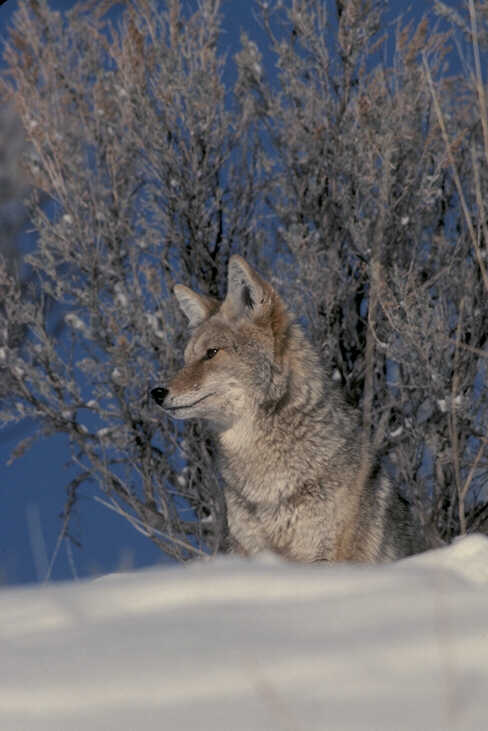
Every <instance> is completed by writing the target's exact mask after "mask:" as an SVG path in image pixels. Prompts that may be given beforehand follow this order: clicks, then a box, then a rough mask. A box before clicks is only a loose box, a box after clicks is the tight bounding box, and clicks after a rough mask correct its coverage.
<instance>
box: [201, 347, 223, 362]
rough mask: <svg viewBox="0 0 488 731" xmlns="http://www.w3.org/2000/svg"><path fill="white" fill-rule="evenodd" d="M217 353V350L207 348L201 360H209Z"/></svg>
mask: <svg viewBox="0 0 488 731" xmlns="http://www.w3.org/2000/svg"><path fill="white" fill-rule="evenodd" d="M218 352H219V349H218V348H209V349H208V350H207V352H206V353H205V355H204V356H203V360H211V359H212V358H213V357H214V356H215V355H217V353H218Z"/></svg>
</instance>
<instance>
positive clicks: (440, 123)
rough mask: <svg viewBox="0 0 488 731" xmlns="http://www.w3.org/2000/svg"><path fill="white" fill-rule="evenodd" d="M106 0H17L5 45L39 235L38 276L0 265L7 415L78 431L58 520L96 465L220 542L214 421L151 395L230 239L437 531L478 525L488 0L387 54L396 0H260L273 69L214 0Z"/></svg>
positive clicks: (156, 513)
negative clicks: (55, 3)
mask: <svg viewBox="0 0 488 731" xmlns="http://www.w3.org/2000/svg"><path fill="white" fill-rule="evenodd" d="M115 5H116V3H115V2H111V0H108V1H106V2H98V1H97V0H93V1H91V2H82V3H80V4H79V5H78V6H76V7H75V8H74V9H73V10H71V11H69V12H66V13H65V15H64V16H62V15H60V14H59V13H57V12H54V11H52V10H50V8H49V7H48V5H47V4H46V2H43V1H41V0H39V1H38V0H29V1H23V2H20V3H19V8H18V10H17V12H16V14H15V20H14V24H13V27H12V28H11V30H10V33H9V39H8V43H7V44H6V51H5V60H6V63H7V70H6V72H5V73H4V75H3V92H4V96H5V98H6V99H8V102H9V104H10V105H11V106H12V107H13V108H15V110H16V113H17V114H18V116H19V118H20V120H21V123H22V126H23V128H24V131H25V136H26V139H27V141H28V147H27V149H26V152H25V155H24V169H25V170H26V172H27V173H28V174H29V176H30V181H31V184H32V186H33V190H34V193H33V195H32V197H31V201H30V209H29V215H30V220H31V222H32V224H33V226H34V227H35V229H36V231H37V233H38V241H37V245H36V248H35V250H34V251H33V252H32V253H31V254H29V256H28V257H27V261H28V264H29V266H30V267H31V271H32V272H33V275H32V277H31V278H30V281H31V285H30V287H28V288H27V287H26V286H25V282H22V281H21V278H20V277H19V276H16V275H15V272H13V271H12V267H11V266H10V267H7V266H6V265H5V266H4V267H3V269H2V270H1V272H0V288H1V289H0V291H1V295H0V297H1V303H0V319H1V322H0V378H1V398H2V408H1V414H0V417H1V419H2V420H3V421H4V422H6V423H7V422H12V421H19V420H22V419H24V418H25V417H26V416H31V417H33V418H34V419H35V420H36V422H37V423H38V425H39V432H40V433H42V434H43V435H44V436H46V437H48V436H49V435H50V434H53V433H56V432H62V433H64V434H66V435H67V436H68V438H69V440H70V444H71V448H72V459H73V461H74V462H75V463H76V464H77V465H78V466H79V473H78V477H77V478H76V479H75V480H74V481H73V482H72V483H70V485H68V486H67V490H68V498H67V500H66V507H65V521H64V525H63V531H64V532H65V533H66V535H69V518H70V515H71V512H72V510H73V506H74V505H75V504H76V499H77V495H78V494H79V491H80V489H82V486H83V484H84V483H85V482H86V481H95V482H96V483H97V484H98V486H99V488H100V490H101V491H102V492H103V493H104V494H105V495H106V496H107V499H108V500H109V501H111V502H112V504H113V505H114V506H117V509H118V510H119V511H120V512H122V513H123V514H125V516H126V517H127V518H128V519H130V520H131V521H132V522H133V523H134V524H135V525H136V527H138V528H139V529H140V530H143V531H144V532H145V533H146V534H147V535H148V536H149V537H150V538H151V539H152V540H153V541H154V542H155V543H156V544H157V545H158V546H159V547H160V548H161V550H162V551H163V552H164V553H166V554H167V555H169V556H171V557H173V558H176V559H178V560H186V559H188V558H191V557H193V556H195V555H200V554H201V553H202V552H203V553H210V554H214V553H216V552H217V551H219V550H225V548H226V520H225V509H224V503H223V499H222V494H221V486H220V484H219V476H218V474H216V471H215V468H214V463H213V458H212V457H213V455H212V449H213V445H212V442H211V439H210V437H209V435H208V434H207V433H206V432H205V431H204V427H203V426H202V424H200V423H198V422H196V421H195V422H194V423H189V424H185V425H184V426H181V425H178V424H175V423H174V422H173V421H172V420H171V419H169V420H166V419H165V418H161V417H160V415H159V413H158V412H157V410H156V409H155V408H154V406H152V405H150V404H149V403H148V398H147V395H148V391H149V389H150V387H151V386H152V385H153V384H154V383H155V382H157V381H161V380H164V378H166V377H167V376H169V375H170V374H171V373H173V372H175V371H176V370H177V368H178V364H179V363H180V362H181V354H182V352H183V346H184V341H185V337H186V335H185V325H184V322H183V318H182V316H181V315H180V313H179V312H178V311H177V307H176V304H175V301H174V297H173V296H172V289H173V286H174V284H175V283H176V282H180V283H182V284H184V285H187V286H189V287H191V288H192V289H193V290H197V291H199V292H201V293H202V294H208V295H212V296H217V297H220V298H222V297H223V296H224V295H225V291H223V288H225V281H226V270H227V264H228V261H229V258H230V256H231V254H232V253H239V254H241V255H242V256H244V257H245V258H246V259H247V261H248V262H249V263H250V264H251V265H252V266H254V267H255V268H256V269H257V270H258V271H260V272H261V273H262V274H263V275H264V276H266V277H268V278H269V279H270V280H271V281H272V282H273V284H274V286H275V287H276V289H277V290H278V291H280V292H281V293H282V294H284V295H285V297H286V299H287V300H290V299H291V300H292V301H293V302H294V305H295V310H296V313H297V316H299V317H300V318H302V320H303V321H304V322H306V324H307V326H308V330H309V334H310V335H311V337H312V339H313V340H314V342H315V343H316V344H317V345H318V347H319V348H320V350H321V352H322V356H323V360H324V365H325V368H326V369H327V370H328V371H329V373H330V375H331V378H332V379H333V380H334V381H337V382H339V381H340V382H341V383H342V387H343V388H344V390H345V393H346V397H347V398H348V399H349V400H350V401H351V402H352V403H354V404H355V405H359V406H360V408H362V412H363V426H364V428H365V430H366V433H367V434H368V435H370V438H371V440H372V441H373V444H374V448H375V449H377V450H378V451H379V453H380V455H381V456H382V457H383V458H384V460H385V463H386V464H389V465H390V467H391V469H392V470H393V471H394V472H395V473H396V477H397V479H398V480H399V481H400V483H401V485H402V488H403V490H404V492H405V494H406V495H407V496H408V498H409V499H410V500H411V502H412V503H413V506H414V509H415V512H416V514H417V516H418V518H419V520H420V522H421V523H422V525H423V527H424V530H425V532H426V535H427V538H428V541H429V545H437V544H439V543H440V542H444V541H450V540H451V539H452V538H453V537H454V536H456V535H458V534H459V533H463V532H466V531H475V530H478V531H483V532H487V529H488V496H487V466H488V463H487V454H488V448H487V435H486V425H487V417H488V413H487V412H488V398H487V396H488V394H487V379H486V371H487V357H488V345H487V342H486V341H487V331H486V322H487V316H488V276H487V272H486V265H487V263H488V249H487V246H488V232H487V223H486V221H487V217H486V210H488V193H487V191H488V123H487V111H486V99H485V86H484V80H483V78H482V69H483V59H486V53H487V51H488V10H487V6H486V4H483V3H481V2H474V0H470V2H469V4H468V5H467V6H466V7H463V6H461V7H459V9H458V10H457V11H456V12H455V13H453V12H451V11H450V10H449V8H447V7H446V6H445V5H444V4H443V3H439V2H436V3H434V8H433V12H434V11H435V12H436V13H437V16H438V17H441V16H443V17H446V16H447V17H448V20H449V22H450V23H451V25H450V27H449V29H447V26H446V30H442V32H441V30H438V29H437V28H436V26H435V24H434V21H433V18H432V17H430V18H429V17H427V18H425V19H424V20H422V21H421V22H420V23H419V24H417V25H412V24H410V25H407V26H404V25H402V22H401V20H399V21H398V24H397V26H396V30H395V34H394V35H395V45H394V51H393V53H391V50H390V51H389V50H388V49H389V48H390V47H391V44H390V45H388V43H389V40H388V39H389V38H390V39H391V32H390V34H389V35H388V34H387V33H386V32H385V25H384V11H385V5H384V3H382V2H379V1H374V0H337V1H336V2H335V3H333V2H325V1H324V0H323V1H322V2H320V1H319V0H290V1H289V2H288V3H284V4H281V3H278V4H277V5H276V7H274V6H272V5H270V4H269V3H265V2H262V3H261V4H259V3H258V6H259V7H258V10H259V12H260V14H261V22H262V23H263V25H264V27H265V28H266V30H267V32H268V37H269V41H270V46H271V52H272V53H273V55H274V63H275V64H276V67H275V68H271V67H269V63H266V64H265V63H264V61H263V56H262V53H263V51H264V49H260V48H259V47H258V46H257V44H256V43H255V42H254V41H253V40H252V39H250V38H249V37H247V36H246V35H245V34H243V35H242V38H241V48H240V49H239V51H238V52H237V53H236V54H235V55H234V56H232V54H231V53H226V49H225V42H224V41H223V40H222V37H221V13H222V12H225V5H223V6H222V7H221V3H220V2H219V1H218V0H202V2H201V3H200V5H199V8H198V10H197V11H196V12H193V13H191V12H190V11H188V10H187V9H186V6H184V5H183V3H180V2H178V1H177V0H168V1H167V2H166V4H165V5H164V7H162V6H160V5H157V4H156V3H153V2H150V1H149V0H141V1H139V2H137V3H136V2H128V3H126V6H125V9H124V11H123V14H122V15H121V17H120V18H119V20H118V21H117V22H115V21H113V20H110V18H111V17H112V15H111V9H112V6H115ZM456 41H457V42H458V44H459V45H460V46H462V47H463V48H464V49H465V57H464V60H465V65H464V67H463V72H462V73H461V74H457V75H455V76H454V75H450V72H449V68H448V67H447V65H446V64H447V61H446V59H447V54H448V52H449V48H450V45H451V46H452V45H454V44H455V42H456ZM451 52H452V51H451ZM266 53H269V51H267V50H266ZM233 78H235V81H229V79H233ZM46 201H48V203H46ZM60 319H61V320H62V322H63V323H64V327H60ZM27 447H28V443H25V442H22V443H21V444H20V445H19V447H18V449H17V452H16V455H20V454H21V453H22V451H23V449H25V448H27Z"/></svg>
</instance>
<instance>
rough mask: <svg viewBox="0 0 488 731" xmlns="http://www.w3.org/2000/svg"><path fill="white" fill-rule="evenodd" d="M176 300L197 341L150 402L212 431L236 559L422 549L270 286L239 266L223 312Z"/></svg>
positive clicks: (351, 415)
mask: <svg viewBox="0 0 488 731" xmlns="http://www.w3.org/2000/svg"><path fill="white" fill-rule="evenodd" d="M174 292H175V295H176V297H177V298H178V302H179V304H180V306H181V308H182V310H183V312H184V313H185V314H186V316H187V317H188V319H189V324H190V328H192V330H193V333H192V337H191V339H190V342H189V344H188V346H187V348H186V350H185V365H184V367H183V368H182V369H181V370H180V371H179V372H178V373H176V375H175V376H173V378H171V379H170V380H169V381H168V382H167V383H166V384H164V385H158V386H156V387H155V388H153V389H152V391H151V395H152V397H153V399H154V400H155V402H156V403H157V404H158V406H159V407H161V409H162V410H163V411H165V412H166V413H167V414H171V416H174V417H175V418H177V419H188V418H192V417H201V418H203V419H207V420H208V421H209V422H210V425H211V428H212V430H213V431H214V433H215V436H216V441H217V445H218V453H219V463H220V469H221V473H222V477H223V480H224V494H225V501H226V504H227V518H228V527H229V534H230V541H231V546H232V550H233V551H234V552H236V553H239V554H243V555H245V556H251V555H254V554H257V553H260V552H263V551H273V552H275V553H277V554H281V555H282V556H284V557H286V558H288V559H290V560H293V561H303V562H308V563H311V562H315V561H355V562H369V563H373V562H384V561H393V560H395V559H398V558H401V557H402V556H408V555H410V554H413V553H417V552H419V551H420V550H422V539H421V536H420V534H419V530H418V528H417V526H416V525H415V523H414V522H413V519H412V516H411V514H410V508H409V505H408V503H407V501H406V500H405V499H404V498H403V497H402V496H401V494H400V492H399V491H398V490H397V489H396V487H395V486H394V485H393V484H392V482H391V480H390V478H389V476H388V473H387V472H386V471H385V469H384V467H382V466H381V464H380V462H379V460H378V458H377V457H376V455H375V454H373V452H372V451H371V449H370V448H369V445H368V446H367V447H366V450H365V449H364V445H363V444H362V431H361V428H360V424H359V417H358V412H357V411H356V410H355V409H353V408H352V407H350V406H348V405H347V404H346V403H345V401H344V400H343V397H342V395H341V393H340V391H339V389H338V386H337V385H336V384H334V383H333V382H332V381H331V379H330V378H329V377H328V376H327V374H326V373H325V371H324V367H323V365H322V363H321V360H320V357H319V355H318V353H317V352H316V351H315V348H314V347H313V346H312V344H311V343H310V342H309V341H308V340H307V338H306V337H305V335H304V333H303V332H302V330H301V329H300V327H299V326H298V325H297V324H296V322H294V320H293V317H292V316H291V315H290V313H289V312H288V310H287V309H286V307H285V305H284V303H283V301H282V299H281V298H280V296H279V295H278V293H277V292H276V291H275V290H274V289H273V287H272V286H271V285H270V284H269V283H268V282H265V281H264V280H263V279H262V278H261V277H260V276H259V274H258V273H257V272H255V271H254V270H253V269H252V268H251V267H250V266H249V264H247V262H246V261H245V260H244V259H242V258H241V257H240V256H232V257H231V259H230V262H229V274H228V292H227V297H226V299H225V300H224V302H219V301H218V300H216V299H213V298H211V297H204V296H202V295H199V294H196V293H195V292H192V290H190V289H188V287H184V286H183V285H181V284H178V285H176V286H175V288H174Z"/></svg>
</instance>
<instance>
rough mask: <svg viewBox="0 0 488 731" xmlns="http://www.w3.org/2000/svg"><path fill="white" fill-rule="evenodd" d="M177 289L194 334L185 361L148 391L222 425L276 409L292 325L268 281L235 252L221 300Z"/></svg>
mask: <svg viewBox="0 0 488 731" xmlns="http://www.w3.org/2000/svg"><path fill="white" fill-rule="evenodd" d="M174 292H175V295H176V296H177V298H178V302H179V304H180V306H181V308H182V310H183V312H184V313H185V314H186V316H187V317H188V319H189V321H190V327H191V328H193V334H192V337H191V340H190V342H189V343H188V346H187V348H186V350H185V365H184V367H183V368H182V369H181V370H180V371H179V372H178V373H176V375H174V376H173V378H171V379H170V380H169V381H168V382H167V383H165V384H162V385H159V386H156V387H155V388H153V389H152V391H151V396H152V397H153V399H154V400H155V402H156V403H157V404H158V406H160V407H161V408H162V409H163V411H165V412H167V413H168V414H171V415H172V416H174V417H175V418H177V419H186V418H189V417H196V416H197V417H203V418H205V419H209V420H210V421H212V422H213V423H214V424H215V425H216V426H220V427H221V428H227V427H229V426H231V425H232V424H233V423H235V422H236V421H237V420H239V419H241V418H242V417H244V416H246V415H251V414H252V413H253V412H256V410H258V409H260V408H263V407H267V406H269V408H271V409H273V408H274V407H275V405H276V404H277V403H278V402H279V401H280V399H283V398H284V396H285V394H286V391H287V387H288V375H287V374H288V371H289V362H288V361H289V359H290V357H292V354H291V353H289V352H288V353H287V351H289V350H290V347H289V340H290V334H291V331H292V329H293V328H294V327H295V326H294V325H293V324H292V323H291V317H290V316H289V315H288V313H287V311H286V308H285V305H284V304H283V302H282V300H281V298H280V297H279V295H278V294H277V293H276V292H275V290H274V289H273V287H271V285H270V284H268V283H267V282H265V281H264V280H263V279H261V277H260V276H259V274H258V273H257V272H255V271H254V270H253V269H252V268H251V267H250V266H249V265H248V264H247V262H246V261H244V259H242V258H241V257H240V256H232V257H231V259H230V262H229V276H228V292H227V297H226V298H225V300H224V302H219V301H218V300H216V299H213V298H211V297H204V296H202V295H199V294H195V292H192V290H191V289H188V287H184V286H183V285H181V284H178V285H176V287H175V289H174ZM292 350H293V348H292Z"/></svg>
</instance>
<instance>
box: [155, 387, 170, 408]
mask: <svg viewBox="0 0 488 731" xmlns="http://www.w3.org/2000/svg"><path fill="white" fill-rule="evenodd" d="M168 393H169V391H168V389H167V388H163V387H162V386H156V388H153V389H152V391H151V396H152V397H153V399H154V400H155V402H156V403H157V405H158V406H162V405H163V401H164V399H165V398H166V396H167V394H168Z"/></svg>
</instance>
